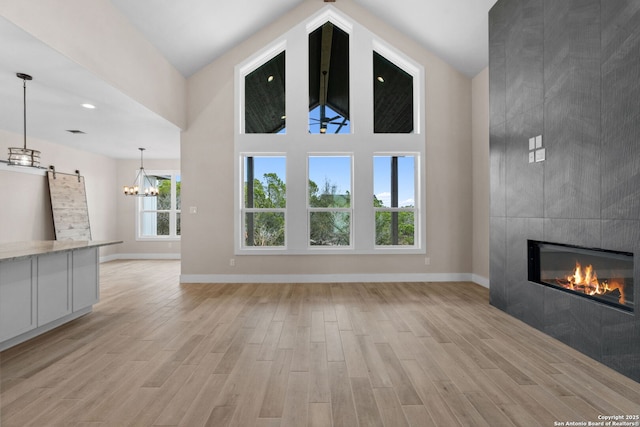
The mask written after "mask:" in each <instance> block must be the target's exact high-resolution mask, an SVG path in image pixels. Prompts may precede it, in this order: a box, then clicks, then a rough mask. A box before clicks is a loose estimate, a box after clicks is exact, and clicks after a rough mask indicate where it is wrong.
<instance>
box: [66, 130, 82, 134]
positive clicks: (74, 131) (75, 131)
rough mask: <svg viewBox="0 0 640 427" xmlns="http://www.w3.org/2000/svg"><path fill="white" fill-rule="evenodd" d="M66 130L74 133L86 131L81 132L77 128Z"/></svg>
mask: <svg viewBox="0 0 640 427" xmlns="http://www.w3.org/2000/svg"><path fill="white" fill-rule="evenodd" d="M67 132H70V133H75V134H85V133H86V132H82V131H81V130H78V129H67Z"/></svg>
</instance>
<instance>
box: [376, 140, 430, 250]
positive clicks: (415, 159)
mask: <svg viewBox="0 0 640 427" xmlns="http://www.w3.org/2000/svg"><path fill="white" fill-rule="evenodd" d="M394 156H395V157H409V156H412V157H413V163H414V164H413V170H414V174H413V186H414V187H413V188H414V192H415V193H416V194H418V191H419V190H418V188H419V186H420V180H419V179H418V173H417V172H416V171H417V170H418V167H419V165H420V163H421V162H420V153H416V152H406V153H399V152H395V151H393V152H382V153H374V154H373V157H372V158H371V160H372V161H373V159H374V158H375V157H394ZM415 197H417V196H415ZM415 204H417V200H416V203H414V207H413V208H402V207H397V208H392V207H381V208H376V207H374V208H373V211H374V217H375V214H376V213H377V212H413V226H414V232H413V245H377V244H376V245H375V247H376V249H384V250H391V251H393V250H396V249H401V250H406V249H411V248H420V247H421V245H420V242H421V239H420V233H418V231H419V230H420V227H419V224H418V222H419V216H418V213H419V211H418V208H417V206H415ZM375 233H376V223H375V218H374V222H373V234H374V239H375ZM374 244H375V243H374Z"/></svg>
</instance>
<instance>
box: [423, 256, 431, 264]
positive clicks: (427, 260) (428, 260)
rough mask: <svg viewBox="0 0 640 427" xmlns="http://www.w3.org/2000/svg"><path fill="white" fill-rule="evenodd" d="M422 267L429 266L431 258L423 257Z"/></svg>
mask: <svg viewBox="0 0 640 427" xmlns="http://www.w3.org/2000/svg"><path fill="white" fill-rule="evenodd" d="M424 265H431V258H429V257H425V259H424Z"/></svg>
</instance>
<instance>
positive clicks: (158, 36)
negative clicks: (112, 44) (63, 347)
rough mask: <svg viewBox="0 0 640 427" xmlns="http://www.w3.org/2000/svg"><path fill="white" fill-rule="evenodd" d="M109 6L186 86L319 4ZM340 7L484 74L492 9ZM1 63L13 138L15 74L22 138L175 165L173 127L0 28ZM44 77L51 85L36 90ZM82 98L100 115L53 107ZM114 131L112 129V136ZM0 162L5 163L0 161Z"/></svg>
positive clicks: (448, 4) (428, 0)
mask: <svg viewBox="0 0 640 427" xmlns="http://www.w3.org/2000/svg"><path fill="white" fill-rule="evenodd" d="M9 1H11V2H13V1H15V2H20V1H21V0H9ZM110 1H111V3H112V4H113V5H114V6H115V7H116V8H117V9H118V10H119V11H120V12H121V13H122V15H123V16H124V17H125V18H126V19H127V20H129V21H130V22H131V23H132V25H133V26H135V27H136V28H138V30H139V31H140V32H141V33H142V34H143V35H144V36H145V37H146V38H147V39H148V40H149V42H150V43H151V44H153V45H154V46H155V47H156V48H157V49H158V51H160V52H161V53H162V54H163V55H164V56H165V57H166V58H167V60H168V61H169V62H170V63H171V64H173V66H174V67H175V68H176V69H177V70H178V71H179V72H180V73H181V74H182V75H183V76H184V77H185V78H188V77H189V76H191V75H192V74H193V73H195V72H196V71H198V70H199V69H200V68H202V67H203V66H205V65H206V64H208V63H210V62H211V61H213V60H215V59H216V58H217V57H219V56H220V55H222V54H223V53H224V52H226V51H227V50H229V49H230V48H231V47H232V46H234V45H235V44H237V43H238V42H240V41H242V40H244V39H246V38H248V37H249V36H251V35H252V34H253V33H255V32H256V31H257V30H258V29H260V28H262V27H264V26H266V25H268V24H269V23H271V22H273V21H275V20H276V19H278V18H279V17H280V16H281V15H282V14H284V13H286V12H287V11H289V10H291V9H292V8H294V7H296V6H298V5H299V4H300V3H302V2H304V1H318V2H320V1H322V0H271V1H269V2H265V1H262V0H234V1H231V2H222V1H211V0H180V1H175V0H135V1H131V0H110ZM336 1H338V2H339V1H341V0H336ZM349 1H354V2H355V3H357V4H358V5H360V6H361V7H363V8H365V9H367V10H369V11H370V12H371V13H372V14H374V15H377V16H378V17H380V18H381V19H383V20H384V21H386V22H387V23H388V24H389V25H391V26H393V27H395V28H397V29H398V30H400V31H401V32H403V33H405V34H407V35H408V36H409V37H410V38H413V39H414V40H415V41H416V42H417V43H419V44H421V45H422V46H424V47H425V48H426V49H428V50H430V51H432V52H433V53H435V54H436V55H438V56H440V57H441V58H442V59H443V60H445V61H446V62H448V63H449V64H451V65H452V66H453V67H455V68H456V69H458V70H459V71H461V72H462V73H464V74H466V75H467V76H469V77H472V76H474V75H475V74H477V73H478V72H479V71H480V70H482V69H483V68H484V67H485V66H486V65H487V56H488V54H487V52H488V46H487V45H488V42H487V33H488V30H487V13H488V11H489V9H490V8H491V6H493V4H494V3H495V1H496V0H420V1H417V0H394V1H393V2H389V1H387V0H349ZM1 15H2V10H0V16H1ZM0 58H2V60H0V99H1V100H2V102H0V129H4V130H7V131H10V132H15V133H18V134H20V133H22V81H20V80H19V79H18V78H16V76H15V73H16V72H25V73H32V74H34V81H33V82H29V83H28V86H27V87H28V89H27V90H28V94H29V95H28V96H29V104H28V110H29V125H28V129H29V130H28V134H29V135H30V136H33V137H36V138H41V139H45V140H49V141H51V142H55V143H60V144H65V145H69V146H72V147H76V148H79V149H87V150H89V151H93V152H96V153H98V154H102V155H106V156H109V157H114V158H137V156H138V151H137V147H139V146H146V147H149V150H148V151H147V153H148V155H147V153H145V157H149V158H177V157H178V156H179V134H180V130H179V129H178V128H177V127H176V126H175V125H173V124H170V123H168V122H167V121H166V120H165V119H163V118H161V117H159V116H158V115H157V114H155V113H153V112H151V111H149V110H148V109H146V108H145V107H143V106H141V105H140V104H139V103H137V102H136V101H134V100H132V99H130V98H128V97H126V96H125V95H123V94H122V93H121V92H119V91H118V90H116V89H114V88H113V87H112V86H110V85H109V84H108V83H106V82H104V81H101V80H99V79H98V78H96V77H95V76H94V75H92V74H91V73H89V72H88V71H86V70H84V69H82V68H81V67H79V66H78V65H77V64H75V63H73V62H72V61H70V60H69V59H68V58H65V57H63V56H62V55H60V54H59V53H57V52H55V51H54V50H53V49H51V48H49V47H48V46H46V45H45V44H44V43H42V42H40V41H39V40H38V39H37V38H35V37H33V36H32V35H30V34H28V33H26V32H25V31H23V30H21V29H20V28H18V27H16V26H15V25H13V23H11V22H9V21H8V20H5V19H3V18H0ZM43 75H46V76H47V80H48V81H49V82H54V85H53V86H44V85H42V84H40V80H39V78H41V77H42V76H43ZM87 93H92V94H99V96H100V99H102V100H103V101H104V104H103V105H102V106H101V108H100V109H99V110H96V111H92V112H87V111H83V110H78V109H75V108H73V109H72V108H66V107H63V105H66V104H67V103H62V102H61V100H62V99H68V98H72V99H74V102H75V101H76V100H77V104H78V105H79V104H80V103H81V102H82V101H83V98H84V96H85V95H86V94H87ZM114 122H117V123H118V124H119V125H118V126H115V127H114V126H113V125H112V123H114ZM83 128H91V129H92V130H94V131H93V132H91V133H90V134H87V135H80V136H77V135H72V134H69V133H68V132H66V131H67V130H73V129H80V130H82V129H83ZM88 141H89V142H90V143H87V142H88ZM87 147H89V148H87ZM0 158H5V155H4V154H2V153H0Z"/></svg>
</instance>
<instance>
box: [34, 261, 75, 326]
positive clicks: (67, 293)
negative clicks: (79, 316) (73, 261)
mask: <svg viewBox="0 0 640 427" xmlns="http://www.w3.org/2000/svg"><path fill="white" fill-rule="evenodd" d="M70 255H71V253H70V252H64V253H56V254H50V255H42V256H39V257H38V326H42V325H45V324H47V323H49V322H51V321H53V320H57V319H59V318H60V317H63V316H66V315H67V314H70V313H71V280H70V277H69V261H70V259H69V258H70Z"/></svg>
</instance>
